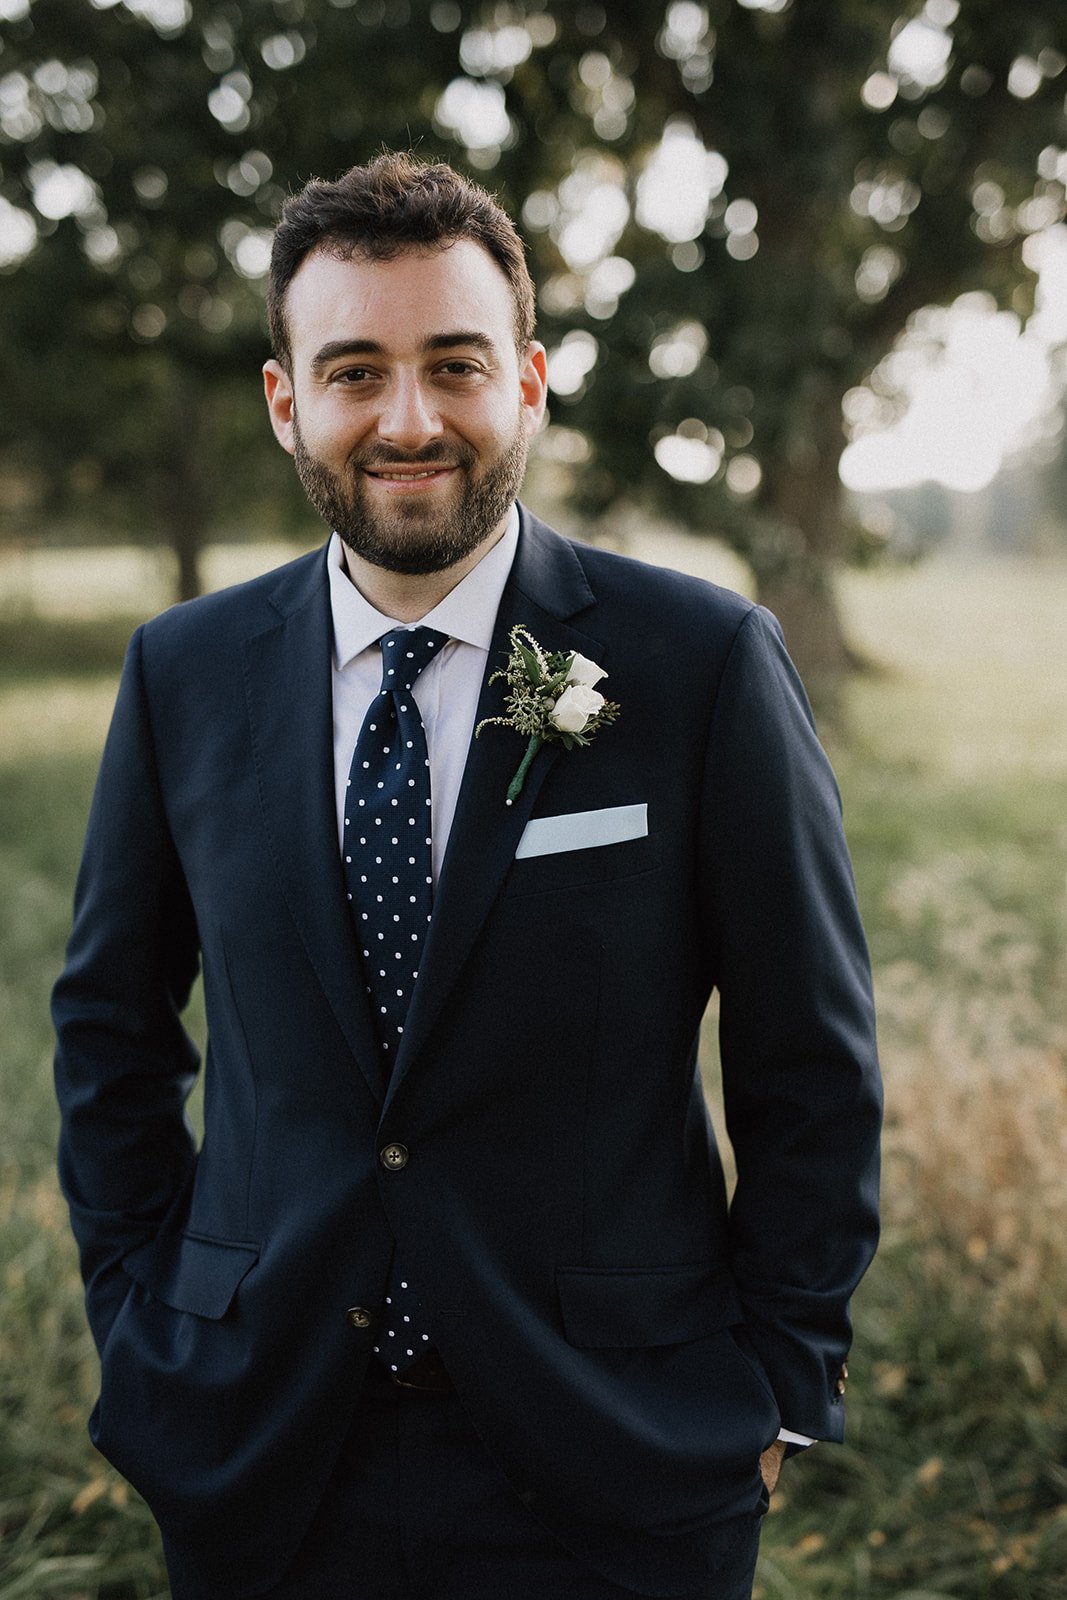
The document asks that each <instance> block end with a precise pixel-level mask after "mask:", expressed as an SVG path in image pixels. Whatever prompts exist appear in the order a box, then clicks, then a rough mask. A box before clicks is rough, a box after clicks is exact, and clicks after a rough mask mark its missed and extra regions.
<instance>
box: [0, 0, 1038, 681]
mask: <svg viewBox="0 0 1067 1600" xmlns="http://www.w3.org/2000/svg"><path fill="white" fill-rule="evenodd" d="M12 13H14V14H15V18H14V20H9V21H7V22H5V23H4V24H3V25H2V31H0V42H2V45H3V52H2V56H0V71H2V72H3V73H4V74H5V79H4V81H5V84H6V86H7V93H6V99H5V101H4V106H3V109H2V112H0V154H2V156H3V165H2V171H0V196H3V197H4V198H5V199H6V200H7V201H8V202H10V203H11V204H13V205H15V206H17V207H19V208H20V209H22V210H23V211H24V212H25V213H27V214H28V215H29V214H33V213H34V199H33V197H34V196H36V198H37V200H38V201H40V204H41V207H42V211H43V214H38V215H37V227H38V231H39V234H40V240H39V244H38V247H37V249H36V250H35V251H34V252H33V253H32V254H31V255H30V256H29V258H28V259H27V261H26V262H25V263H24V264H23V265H22V266H21V267H17V266H16V267H15V268H13V269H12V270H11V272H10V274H9V278H8V282H7V284H6V286H5V287H6V290H7V300H8V303H9V311H8V315H9V327H10V329H11V336H9V339H8V341H7V342H6V346H5V350H4V352H2V353H0V381H2V382H3V385H4V391H5V394H7V395H8V396H12V395H14V396H16V404H15V405H14V406H12V407H9V408H8V409H7V411H6V416H5V419H4V420H0V450H3V449H5V447H6V455H7V460H8V464H9V466H10V468H11V470H12V475H13V477H14V479H15V480H16V481H17V482H18V483H20V484H21V485H22V486H23V489H24V491H25V492H28V493H29V494H30V497H31V499H32V498H33V497H34V496H36V501H37V503H38V504H39V505H41V506H42V507H51V508H52V509H55V508H56V507H57V506H59V505H64V506H65V505H67V504H69V503H71V502H73V503H74V504H76V505H80V506H83V507H84V506H85V505H93V506H94V507H95V508H96V509H97V511H98V512H99V511H101V510H104V511H106V513H107V514H108V516H111V515H113V513H114V508H115V506H116V504H117V503H118V500H119V499H120V498H122V497H124V498H125V499H126V501H127V504H128V505H129V506H131V507H132V508H133V510H132V514H131V516H129V517H128V519H127V520H128V521H133V520H137V521H138V522H139V524H140V525H142V526H143V525H144V524H145V523H148V524H149V525H150V526H151V527H153V528H159V527H161V526H162V527H163V529H164V531H165V534H166V536H167V537H168V538H169V539H170V540H171V542H172V543H174V545H175V547H176V548H178V549H179V550H180V551H182V553H183V556H184V561H185V569H184V580H183V581H185V582H186V584H187V585H189V584H191V583H192V582H193V581H194V579H195V573H194V571H193V566H194V565H195V553H196V549H197V547H198V546H199V543H200V542H202V540H203V539H204V537H206V534H207V532H208V530H209V528H211V527H215V528H217V527H218V526H219V520H220V516H221V515H223V514H224V513H225V511H226V510H227V509H228V507H229V506H231V505H233V504H234V503H240V504H242V505H244V506H245V507H246V509H247V510H248V512H249V513H250V515H251V516H252V517H253V518H255V517H256V516H264V517H265V516H268V515H269V508H270V507H271V506H272V505H274V504H276V503H278V502H279V501H280V502H281V504H282V505H283V507H285V508H291V507H292V506H293V505H294V504H295V491H294V490H293V488H292V484H291V475H289V474H288V473H287V471H285V470H284V469H285V468H286V467H287V463H284V462H283V461H281V460H280V458H278V453H277V451H276V447H275V446H274V445H273V443H272V442H271V440H270V438H269V435H268V433H267V430H266V429H265V428H264V427H263V426H262V422H261V420H259V419H258V410H259V406H260V402H259V401H258V397H257V394H256V385H255V383H254V382H253V383H250V382H249V381H248V375H249V374H250V372H251V371H252V370H254V367H255V366H256V365H257V364H258V362H259V361H260V360H261V359H262V356H263V355H264V354H265V353H266V347H265V339H264V333H263V313H262V270H263V264H264V249H265V242H266V239H267V235H268V231H269V228H270V226H271V225H272V223H273V221H274V220H275V218H276V217H277V214H278V211H279V208H280V205H281V203H282V200H283V197H284V194H285V193H286V191H287V190H289V189H291V188H293V187H295V186H298V185H299V184H300V183H302V182H303V181H305V180H306V179H307V178H308V177H309V176H311V175H312V174H316V173H318V174H323V175H327V176H331V175H333V174H335V173H337V172H339V171H341V170H343V169H344V168H345V167H346V166H348V165H349V164H350V163H351V162H353V161H356V160H365V159H367V158H368V157H370V156H372V155H373V154H374V153H375V152H376V151H377V150H378V149H379V148H380V147H381V146H382V145H386V146H389V147H393V148H395V147H405V146H408V145H415V146H417V147H419V148H420V149H421V150H422V151H424V152H425V153H426V154H444V155H446V156H448V157H449V158H451V159H453V160H454V161H455V162H456V163H457V164H458V165H460V166H461V167H466V168H467V169H469V170H471V171H473V172H474V174H475V175H476V176H480V177H482V178H484V179H487V180H488V181H489V182H490V183H491V184H492V185H494V186H499V189H500V192H501V196H502V198H503V199H504V201H505V202H506V203H507V204H508V205H509V206H510V207H511V209H512V210H513V211H514V212H515V213H516V215H521V216H522V218H523V222H524V227H525V231H526V233H527V234H528V236H529V238H530V241H531V248H532V259H533V264H534V267H535V272H536V275H537V277H538V280H539V283H540V289H541V297H540V298H541V314H542V326H543V332H544V334H545V336H546V339H547V341H548V342H549V343H550V345H553V346H556V347H558V346H559V345H560V344H562V342H563V341H564V340H565V339H567V338H568V336H569V337H570V338H571V340H572V348H571V355H572V356H575V354H576V352H577V358H578V359H579V365H580V366H582V367H584V369H585V370H584V375H583V373H581V372H578V373H575V371H574V368H573V363H572V377H571V378H570V380H569V381H567V382H562V381H561V384H560V387H559V388H558V390H557V394H556V401H555V405H554V419H555V422H556V424H557V437H556V438H555V442H554V443H553V442H552V441H551V440H550V442H549V449H550V450H552V449H555V450H556V453H557V459H558V460H559V461H560V462H561V474H562V476H563V478H564V479H565V481H566V483H567V487H568V489H569V492H570V494H571V496H572V498H573V500H574V501H575V503H576V504H577V506H578V507H579V508H581V510H582V511H583V512H584V513H585V514H587V515H589V516H594V517H603V516H607V515H609V514H610V513H611V512H612V511H613V509H614V508H616V507H618V506H619V505H620V504H621V503H623V502H626V503H628V504H631V503H633V502H637V503H653V504H655V505H656V506H657V507H658V508H659V509H661V510H663V511H665V512H667V513H668V514H670V515H672V516H675V517H677V518H680V519H681V520H682V521H683V522H684V523H686V524H687V525H688V526H690V527H692V528H695V529H700V530H714V531H716V532H718V533H720V534H721V535H723V536H725V537H727V538H729V539H730V540H731V541H732V542H733V543H734V544H735V546H736V547H737V548H738V549H739V550H740V551H742V552H743V553H744V555H745V557H746V559H747V560H748V561H749V562H750V563H751V564H752V566H753V568H754V570H755V571H756V573H757V574H758V576H759V578H760V582H761V585H762V590H761V592H762V593H763V595H764V597H765V598H767V599H768V600H769V601H770V602H771V603H773V604H776V605H778V606H779V609H780V610H781V611H782V613H783V619H784V620H785V623H786V631H787V634H788V635H790V636H791V638H792V640H793V643H794V647H795V649H796V650H797V651H798V652H799V653H800V654H801V655H802V656H804V657H805V661H806V663H810V664H811V666H812V668H813V670H818V669H819V668H820V667H826V668H827V669H829V670H833V669H834V668H835V667H840V665H841V661H842V659H843V643H842V641H841V640H840V639H839V638H838V637H837V636H836V634H835V629H834V623H833V609H832V596H831V594H830V591H829V589H828V586H827V584H826V582H825V575H824V569H825V566H826V563H827V562H828V561H831V560H834V559H836V558H838V557H839V556H840V555H842V554H843V553H845V552H846V551H847V549H848V547H849V544H850V540H851V537H852V534H851V531H850V528H849V525H848V524H847V521H846V519H844V518H843V517H842V516H841V514H840V508H839V487H838V480H837V470H836V469H837V462H838V458H839V455H840V452H841V449H842V446H843V443H844V434H843V431H842V422H841V401H842V397H843V395H844V394H845V393H846V392H847V391H848V390H849V389H850V388H852V387H854V386H856V385H857V384H859V383H861V382H862V381H863V380H864V378H865V377H866V375H867V374H868V373H869V372H870V371H871V369H872V368H873V367H874V365H875V364H876V363H877V362H878V361H879V359H880V358H881V357H882V356H884V355H885V354H886V352H887V351H888V350H889V349H890V348H891V346H892V343H893V341H894V339H895V337H896V336H897V335H898V334H899V333H900V332H901V331H902V329H903V328H904V327H905V325H906V323H907V319H908V317H909V316H910V315H911V314H912V313H913V312H915V311H916V310H917V309H918V308H920V307H921V306H923V305H925V304H927V303H931V302H943V301H947V300H951V299H952V298H953V297H955V296H956V295H957V294H959V293H960V292H961V291H963V290H966V289H975V288H981V289H985V290H988V291H989V292H991V293H992V294H994V295H995V296H996V298H997V299H998V301H1000V302H1001V303H1002V304H1006V305H1012V306H1014V307H1015V308H1016V309H1018V310H1021V311H1025V309H1026V308H1027V306H1028V304H1029V299H1030V293H1031V288H1032V280H1031V275H1030V272H1029V270H1028V268H1027V266H1026V261H1025V259H1024V256H1025V251H1024V246H1025V241H1026V239H1027V238H1028V237H1029V236H1030V235H1031V234H1033V233H1034V232H1038V231H1040V230H1041V229H1043V228H1045V227H1048V226H1050V225H1052V224H1053V223H1055V222H1057V221H1059V220H1060V219H1061V218H1062V217H1063V215H1064V186H1063V179H1064V162H1063V159H1062V150H1063V147H1064V146H1065V145H1067V124H1065V120H1064V111H1063V84H1064V79H1063V76H1062V73H1063V68H1064V60H1065V56H1067V13H1065V11H1064V7H1063V5H1062V3H1061V0H1020V3H1015V4H1012V5H1005V4H1004V3H1003V0H962V4H957V0H934V3H932V4H930V5H927V6H926V8H925V10H924V11H923V12H922V13H921V17H920V8H919V5H918V3H917V0H782V3H777V0H776V3H772V0H746V3H745V4H741V3H739V0H708V3H706V4H704V5H698V4H688V3H683V4H666V3H662V4H659V5H649V4H647V3H646V0H618V3H615V4H613V5H612V6H611V7H602V6H600V5H579V6H570V5H564V4H562V3H559V0H514V3H512V4H509V5H507V6H500V5H496V4H490V3H482V0H462V3H460V0H456V3H452V0H450V3H448V4H443V3H439V0H433V3H431V0H355V3H352V4H347V3H344V4H342V3H339V0H304V3H302V4H300V5H299V6H297V5H288V4H282V3H275V0H250V3H249V4H246V5H242V6H240V7H237V6H231V7H219V6H217V5H216V4H214V3H213V0H188V3H187V4H186V5H185V7H184V12H181V11H179V10H176V9H175V8H173V7H159V8H157V9H156V10H155V11H154V10H153V7H152V6H151V5H148V4H146V5H139V6H137V7H133V6H132V5H130V4H127V3H114V4H109V5H103V6H101V5H96V4H92V3H90V0H34V3H33V4H32V5H30V4H27V6H26V9H25V11H24V13H23V14H22V15H21V16H19V15H17V13H18V7H17V6H12V7H9V8H8V14H9V16H10V15H11V14H12ZM153 18H154V19H155V20H153ZM909 23H910V25H911V27H912V29H913V30H914V29H916V28H917V29H919V33H920V43H924V44H925V48H926V54H927V56H928V57H929V56H930V53H931V52H932V53H933V57H934V58H937V57H938V52H939V51H940V52H941V56H942V58H943V59H942V60H941V64H940V65H937V62H936V59H935V64H934V65H933V66H931V67H929V68H927V69H924V68H922V67H921V66H920V65H916V64H915V63H916V61H917V60H918V58H917V57H915V56H914V55H909V54H908V52H907V51H906V50H903V47H902V46H901V43H900V39H899V38H898V35H900V34H901V30H902V29H903V28H904V25H905V24H909ZM912 37H914V32H913V34H912ZM894 41H895V42H894ZM909 62H911V66H910V68H909ZM446 91H447V92H448V95H449V96H450V97H451V98H446ZM475 91H479V92H480V93H481V94H482V96H483V97H484V98H483V100H482V101H481V102H479V103H478V104H477V105H474V104H473V102H471V100H470V95H471V94H472V93H474V92H475ZM464 93H466V95H467V99H466V100H465V101H464V99H463V95H464ZM457 105H458V107H459V109H457ZM464 107H466V109H465V110H464ZM496 123H499V128H495V127H494V124H496ZM667 135H675V136H677V137H675V138H674V139H673V142H668V143H665V142H664V141H665V137H666V136H667ZM667 151H669V154H665V152H667ZM709 152H710V155H709ZM694 156H699V161H698V163H697V166H699V164H700V162H703V163H704V164H705V167H707V163H708V162H709V161H710V163H711V166H710V169H708V170H710V172H711V176H710V177H707V178H705V177H701V176H700V173H699V172H698V170H697V167H695V166H691V165H688V164H687V162H688V161H689V160H690V159H691V158H693V157H694ZM656 159H658V160H659V162H660V170H661V179H662V181H664V182H665V183H666V184H667V185H668V187H671V186H672V185H673V188H672V196H673V214H672V215H667V216H666V217H665V216H664V215H663V214H662V208H661V212H660V214H659V215H658V217H656V218H654V219H653V218H651V217H650V215H649V214H648V213H646V212H645V211H643V210H642V175H643V174H644V173H646V171H647V170H648V168H649V163H650V162H653V161H654V160H656ZM50 163H51V164H53V166H58V168H59V169H61V170H62V171H65V170H66V169H67V167H68V166H69V167H71V168H73V169H76V170H77V171H80V172H82V173H84V174H85V175H86V176H87V177H88V179H89V180H91V183H92V185H93V188H92V189H91V190H88V191H86V192H85V194H84V195H83V196H82V200H81V202H79V205H78V207H77V209H76V211H75V212H74V213H72V214H68V215H65V216H55V215H54V214H53V215H49V214H48V213H49V212H51V213H55V212H56V211H57V210H62V204H61V203H60V204H58V205H57V204H56V203H55V202H54V200H53V201H52V202H51V203H49V201H48V199H47V197H46V191H45V188H44V187H43V185H44V184H45V182H46V180H48V177H49V174H50V173H52V172H53V168H52V167H50V165H49V164H50ZM53 178H54V173H53ZM702 184H705V185H706V203H705V204H703V205H701V207H700V209H699V211H698V214H697V216H696V219H695V221H693V222H692V223H691V224H687V223H686V222H685V220H684V214H685V212H686V209H687V207H688V206H689V205H690V204H691V203H692V197H693V194H694V193H698V192H700V190H701V185H702ZM43 196H44V198H42V197H43ZM605 207H607V208H608V210H614V212H616V213H617V218H616V222H615V223H614V224H609V223H605V226H604V228H603V230H602V237H601V240H600V243H599V244H597V243H596V241H595V239H594V240H593V243H592V244H590V239H591V238H592V235H591V234H590V232H589V228H590V227H592V228H593V232H594V233H595V231H596V228H595V224H596V218H597V217H598V216H599V215H603V214H604V208H605ZM670 210H671V207H668V211H670ZM583 225H584V226H585V227H586V233H585V236H584V242H582V241H581V240H580V239H579V237H578V236H579V234H580V233H581V229H582V227H583ZM631 279H632V282H631ZM628 283H630V287H627V284H628ZM60 305H61V306H62V307H63V310H64V314H63V316H62V317H57V316H56V315H55V308H56V307H57V306H60ZM575 339H577V340H578V341H579V344H578V345H577V346H575V345H573V340H575ZM238 375H240V380H239V381H238V382H234V381H233V380H234V379H235V378H237V377H238ZM218 385H222V388H223V393H224V395H225V399H224V401H223V402H222V403H221V404H220V403H218V402H217V401H216V399H215V394H216V388H217V386H218ZM103 397H106V399H104V398H103ZM886 400H887V404H888V403H891V397H886ZM559 428H562V429H564V430H566V432H565V434H564V435H562V436H561V435H558V429H559ZM576 434H577V435H580V437H579V438H578V439H577V440H576V439H575V438H574V437H573V436H574V435H576ZM657 446H658V447H659V448H660V452H661V456H662V460H663V462H664V463H667V464H666V465H661V464H660V462H659V461H657V458H656V455H655V454H654V451H655V449H656V447H657ZM665 449H666V451H667V452H672V453H671V454H667V453H664V451H665ZM265 464H266V465H265ZM227 497H228V500H227ZM23 498H25V494H24V496H23ZM290 514H291V509H287V510H286V511H285V512H284V513H283V520H284V519H285V518H288V517H289V515H290ZM802 611H803V612H806V613H807V614H809V616H810V615H813V616H815V618H816V620H817V622H818V628H813V627H811V626H807V625H806V624H805V622H804V618H803V617H802V616H801V612H802ZM820 630H821V638H820V637H819V634H820ZM820 651H821V653H822V655H823V656H824V657H825V660H824V661H821V662H820V660H819V655H820Z"/></svg>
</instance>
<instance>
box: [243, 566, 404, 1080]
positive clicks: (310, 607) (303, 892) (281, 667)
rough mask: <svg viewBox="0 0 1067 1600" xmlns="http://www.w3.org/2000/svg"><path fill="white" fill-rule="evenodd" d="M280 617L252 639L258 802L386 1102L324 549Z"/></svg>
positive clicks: (344, 1025) (299, 912)
mask: <svg viewBox="0 0 1067 1600" xmlns="http://www.w3.org/2000/svg"><path fill="white" fill-rule="evenodd" d="M273 604H274V606H275V609H276V610H277V611H278V612H279V613H280V616H281V620H280V621H279V622H278V623H277V625H276V626H274V627H272V628H269V629H267V630H266V631H265V632H263V633H260V634H257V635H255V636H254V637H252V638H250V639H248V640H246V642H245V659H246V689H247V698H248V713H249V719H250V721H251V727H252V746H253V750H254V752H255V759H256V775H257V780H258V784H259V797H260V804H261V807H262V811H263V818H264V823H265V825H266V830H267V835H268V838H269V840H270V846H271V851H272V853H273V856H274V860H275V863H276V865H277V869H278V877H279V881H280V883H281V887H282V891H283V893H284V895H285V899H286V902H287V904H288V906H289V910H290V912H291V914H292V917H293V920H294V922H295V923H296V926H297V929H298V931H299V934H300V937H301V940H302V941H303V944H304V948H305V950H306V951H307V955H308V959H309V961H310V962H311V965H312V967H313V968H314V970H315V973H316V975H317V976H318V979H319V982H320V984H321V985H322V988H323V989H324V991H325V993H326V997H327V999H328V1000H329V1003H330V1005H331V1007H332V1009H333V1012H334V1015H335V1016H336V1018H337V1022H338V1025H339V1027H340V1028H341V1031H342V1033H343V1034H344V1036H345V1039H346V1040H347V1042H348V1046H349V1049H350V1050H351V1052H352V1054H353V1055H354V1056H355V1058H356V1061H357V1062H358V1063H359V1067H360V1070H361V1072H362V1073H363V1076H364V1077H365V1078H366V1080H367V1083H368V1085H369V1087H370V1089H371V1091H372V1093H373V1094H374V1095H375V1097H376V1098H377V1099H378V1100H381V1098H382V1095H383V1091H384V1080H383V1073H382V1068H381V1064H380V1051H379V1049H378V1046H377V1042H376V1040H375V1036H374V1031H373V1023H372V1020H371V1015H370V1010H369V1007H368V1004H367V997H366V993H365V990H364V983H363V974H362V971H361V968H360V963H359V952H358V949H357V946H356V940H355V933H354V930H353V927H352V922H351V918H350V916H349V912H348V902H347V900H346V898H345V888H344V882H343V878H342V873H341V859H340V852H339V849H338V843H337V816H336V811H335V799H334V782H333V770H334V761H333V689H332V680H331V641H332V638H333V630H332V625H331V620H330V602H329V585H328V583H327V581H326V566H325V561H324V559H323V558H322V557H321V556H320V557H319V559H318V561H317V562H312V563H310V564H309V568H308V569H306V570H305V572H304V573H303V574H302V576H301V578H300V579H299V580H298V581H297V582H296V583H295V584H294V581H293V579H292V578H290V579H289V580H288V581H287V582H285V583H284V584H282V585H279V588H278V590H277V591H276V592H275V595H274V597H273Z"/></svg>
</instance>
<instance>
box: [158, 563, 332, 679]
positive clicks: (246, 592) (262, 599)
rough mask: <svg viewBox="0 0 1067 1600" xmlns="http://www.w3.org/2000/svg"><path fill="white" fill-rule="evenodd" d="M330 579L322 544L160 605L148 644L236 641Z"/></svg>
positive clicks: (166, 646) (161, 647)
mask: <svg viewBox="0 0 1067 1600" xmlns="http://www.w3.org/2000/svg"><path fill="white" fill-rule="evenodd" d="M326 582H327V575H326V560H325V553H324V551H323V549H322V548H321V547H320V548H319V549H317V550H312V551H309V552H308V553H307V554H305V555H302V556H297V557H295V559H294V560H292V561H287V562H285V564H284V565H283V566H280V567H273V568H271V570H270V571H269V572H264V573H261V574H260V575H259V577H256V578H249V579H247V580H246V581H245V582H244V583H238V584H232V585H230V586H229V587H228V588H225V589H216V590H214V591H213V592H212V593H211V594H205V595H201V596H199V598H198V599H196V600H185V601H182V602H181V603H180V604H179V605H174V606H170V607H169V608H168V609H167V610H166V611H161V612H160V613H159V615H158V616H156V617H153V618H152V619H151V621H149V622H146V623H145V624H144V625H143V627H142V629H141V633H142V636H143V639H144V644H145V647H146V649H149V650H150V651H152V652H153V654H155V653H159V652H162V653H168V652H169V651H170V650H171V649H180V650H182V651H186V650H189V649H191V648H206V647H209V646H210V645H211V644H213V643H221V644H227V645H228V644H232V643H233V642H234V641H235V640H236V639H237V638H243V637H248V636H250V635H251V634H253V633H257V632H260V631H262V630H263V629H266V628H270V627H273V626H275V625H277V623H279V622H280V621H282V619H283V618H285V617H286V616H289V615H291V614H292V613H293V612H294V611H296V610H298V609H299V608H300V607H301V606H303V605H306V604H307V603H308V602H309V601H310V600H312V599H313V597H314V596H315V595H316V594H317V593H319V592H320V591H321V589H322V587H323V585H324V584H326Z"/></svg>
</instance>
